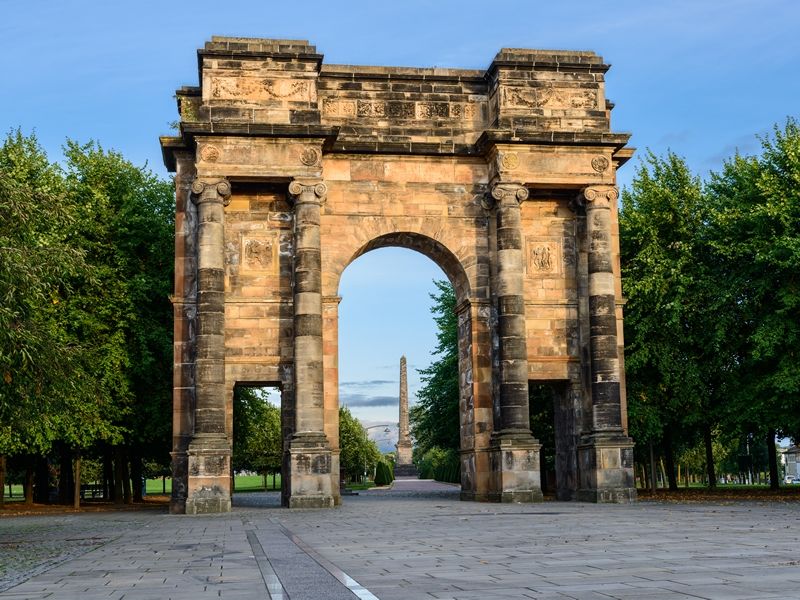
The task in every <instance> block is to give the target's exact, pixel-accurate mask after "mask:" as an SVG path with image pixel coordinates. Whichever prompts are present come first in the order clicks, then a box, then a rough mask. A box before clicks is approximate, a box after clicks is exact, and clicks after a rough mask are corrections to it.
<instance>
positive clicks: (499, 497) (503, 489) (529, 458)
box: [488, 431, 544, 502]
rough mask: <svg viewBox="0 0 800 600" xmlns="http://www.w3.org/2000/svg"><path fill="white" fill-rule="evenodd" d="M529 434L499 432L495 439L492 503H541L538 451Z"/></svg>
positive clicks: (535, 441)
mask: <svg viewBox="0 0 800 600" xmlns="http://www.w3.org/2000/svg"><path fill="white" fill-rule="evenodd" d="M541 447H542V445H541V444H540V443H539V442H538V441H537V440H536V438H534V437H533V436H532V435H531V434H530V432H529V431H500V432H498V433H496V434H493V435H492V440H491V449H490V464H491V469H492V482H491V483H492V485H491V488H490V490H489V493H488V500H489V501H490V502H541V501H542V500H543V499H544V497H543V496H542V482H541V474H540V472H539V450H540V449H541Z"/></svg>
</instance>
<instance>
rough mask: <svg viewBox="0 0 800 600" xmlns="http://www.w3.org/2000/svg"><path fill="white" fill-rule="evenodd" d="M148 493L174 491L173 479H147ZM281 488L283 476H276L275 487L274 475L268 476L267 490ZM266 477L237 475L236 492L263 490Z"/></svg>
mask: <svg viewBox="0 0 800 600" xmlns="http://www.w3.org/2000/svg"><path fill="white" fill-rule="evenodd" d="M164 484H166V492H164ZM146 489H147V493H148V494H162V493H167V494H169V493H171V492H172V479H171V478H170V477H167V479H166V481H165V482H163V483H162V481H161V478H160V477H159V478H158V479H148V480H147V488H146ZM280 489H281V476H280V475H276V476H275V486H274V487H273V482H272V475H270V476H269V477H267V487H266V491H272V490H280ZM263 491H265V488H264V478H263V477H262V476H261V475H237V476H236V492H263Z"/></svg>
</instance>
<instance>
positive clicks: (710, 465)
mask: <svg viewBox="0 0 800 600" xmlns="http://www.w3.org/2000/svg"><path fill="white" fill-rule="evenodd" d="M703 442H704V443H705V446H706V473H707V474H708V488H709V489H711V490H715V489H717V473H716V470H715V468H714V447H713V446H712V445H711V443H712V440H711V425H708V424H706V425H705V426H704V427H703Z"/></svg>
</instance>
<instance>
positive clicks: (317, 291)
mask: <svg viewBox="0 0 800 600" xmlns="http://www.w3.org/2000/svg"><path fill="white" fill-rule="evenodd" d="M289 191H290V193H291V194H293V195H294V196H295V207H294V210H295V212H294V241H295V248H294V365H295V398H296V413H295V419H296V420H295V434H298V433H304V432H322V431H323V428H324V412H323V411H324V403H323V379H324V378H323V367H322V264H321V257H320V232H319V223H320V203H321V200H322V197H323V196H324V195H325V193H326V191H327V190H326V188H325V184H323V183H318V184H316V185H308V184H303V183H300V182H297V181H294V182H292V184H291V185H290V187H289Z"/></svg>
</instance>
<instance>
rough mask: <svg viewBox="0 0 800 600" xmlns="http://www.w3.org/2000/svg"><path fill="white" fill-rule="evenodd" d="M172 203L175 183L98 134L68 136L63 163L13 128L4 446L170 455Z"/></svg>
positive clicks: (4, 224)
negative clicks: (117, 448) (118, 448)
mask: <svg viewBox="0 0 800 600" xmlns="http://www.w3.org/2000/svg"><path fill="white" fill-rule="evenodd" d="M173 201H174V200H173V192H172V184H171V183H169V182H165V181H161V180H160V179H158V178H157V177H155V176H154V175H153V174H152V173H150V172H149V171H148V170H146V169H144V168H139V167H136V166H134V165H132V164H131V163H130V162H128V161H126V160H125V159H124V158H123V157H122V156H121V155H119V154H118V153H115V152H113V151H105V150H103V149H102V148H101V147H100V146H98V145H97V144H95V143H89V144H85V145H80V144H78V143H76V142H72V141H68V142H67V144H66V146H65V160H64V165H63V167H61V166H59V165H57V164H54V163H51V162H50V161H49V160H48V158H47V157H46V155H45V154H44V152H43V151H42V150H41V147H40V146H39V144H38V142H37V140H36V138H35V136H24V135H22V133H21V132H19V131H16V132H12V133H10V134H9V135H8V136H7V137H6V139H5V141H4V143H3V146H2V147H1V148H0V298H2V301H1V302H0V455H3V454H11V455H14V454H25V455H39V456H45V455H47V454H48V453H49V452H51V451H52V450H53V449H55V450H57V451H58V452H59V453H60V454H62V455H64V453H65V452H68V451H78V450H80V449H84V450H91V451H93V452H100V451H101V449H102V448H107V447H109V446H110V445H119V444H125V446H126V448H128V449H129V450H130V453H131V456H132V457H133V456H134V455H135V456H136V457H137V458H136V459H135V460H134V459H133V458H132V472H137V470H140V469H138V465H139V464H140V462H139V458H141V457H142V456H143V455H144V454H152V455H154V456H155V455H158V458H160V460H165V457H166V456H167V453H168V450H169V431H170V424H171V411H170V406H171V388H172V384H171V365H172V308H171V305H170V301H169V294H170V292H171V290H172V279H173V277H172V268H173V267H172V265H173V259H172V256H173V231H174V225H173V223H174V217H173ZM127 452H128V451H127V450H126V451H125V452H122V453H121V454H119V455H120V456H123V455H125V454H126V453H127ZM126 460H127V459H126ZM62 464H64V463H63V461H62ZM62 470H63V469H62ZM44 495H45V497H46V495H47V494H46V490H45V492H44Z"/></svg>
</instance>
